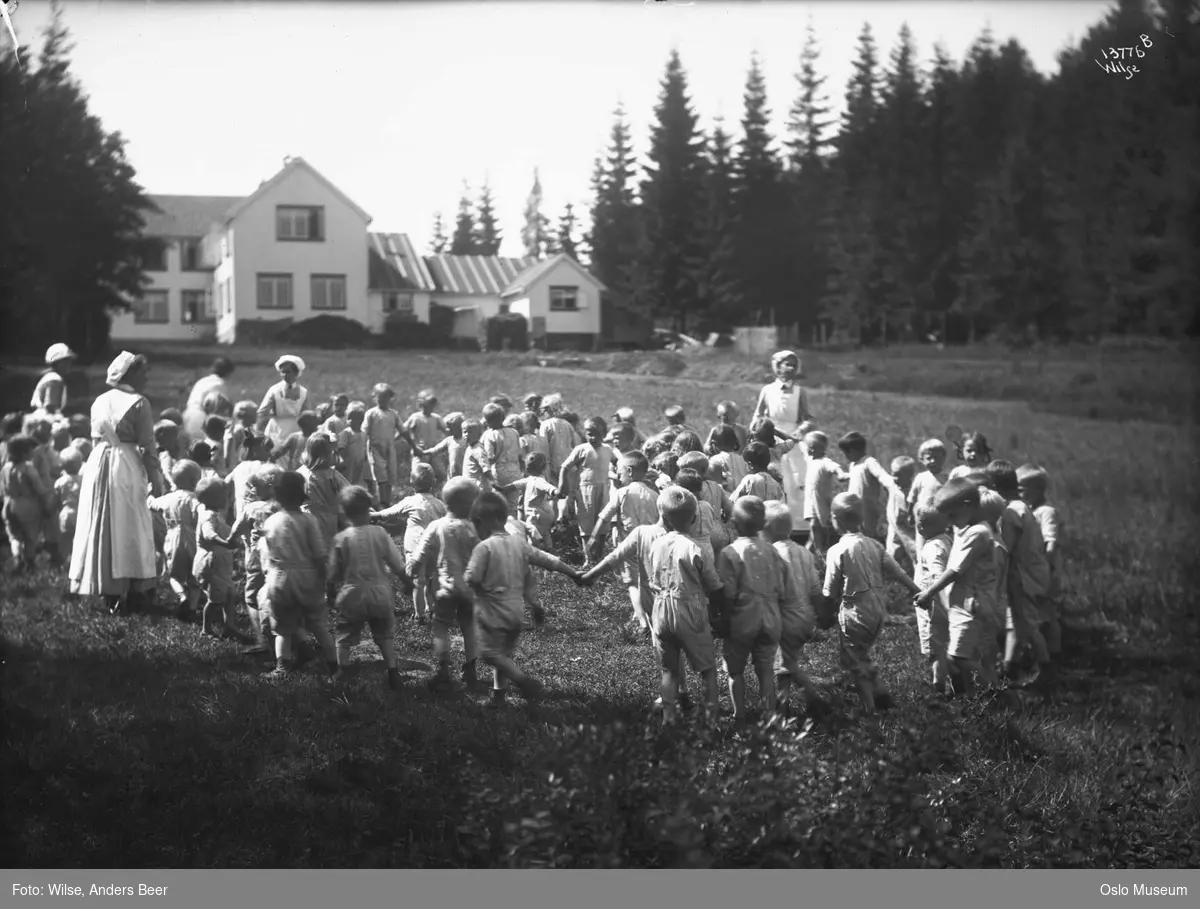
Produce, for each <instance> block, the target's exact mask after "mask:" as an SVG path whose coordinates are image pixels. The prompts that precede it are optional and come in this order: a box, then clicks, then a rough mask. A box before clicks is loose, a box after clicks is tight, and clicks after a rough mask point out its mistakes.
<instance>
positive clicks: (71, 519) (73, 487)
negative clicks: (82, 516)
mask: <svg viewBox="0 0 1200 909" xmlns="http://www.w3.org/2000/svg"><path fill="white" fill-rule="evenodd" d="M60 460H61V462H62V471H63V473H62V476H61V477H59V478H58V479H57V480H55V481H54V492H55V493H56V494H57V497H58V537H59V539H60V540H63V541H64V542H68V541H72V540H74V539H75V521H76V519H77V518H78V516H79V490H80V489H81V488H82V486H83V483H82V481H81V480H80V479H79V471H80V470H82V469H83V455H82V454H81V453H80V452H79V449H77V448H74V447H71V448H67V449H66V450H65V451H64V452H63V453H62V457H61V459H60Z"/></svg>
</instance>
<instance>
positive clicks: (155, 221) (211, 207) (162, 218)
mask: <svg viewBox="0 0 1200 909" xmlns="http://www.w3.org/2000/svg"><path fill="white" fill-rule="evenodd" d="M150 200H151V201H152V202H153V203H154V204H155V205H157V206H158V207H159V208H160V209H161V211H154V210H152V209H148V208H147V209H144V210H143V211H144V214H143V215H142V219H143V220H144V221H145V222H146V227H145V230H144V231H143V233H144V234H145V235H146V236H149V237H203V236H205V235H206V234H207V233H208V231H209V229H210V228H211V227H212V226H213V225H214V224H220V223H221V222H222V221H224V220H225V216H226V215H227V214H228V212H229V210H230V209H231V208H233V206H235V205H237V204H238V203H239V202H241V201H242V197H241V196H151V197H150Z"/></svg>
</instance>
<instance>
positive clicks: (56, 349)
mask: <svg viewBox="0 0 1200 909" xmlns="http://www.w3.org/2000/svg"><path fill="white" fill-rule="evenodd" d="M74 356H75V351H73V350H71V348H69V347H67V345H66V344H51V345H50V346H49V347H48V348H46V365H47V366H49V365H51V364H53V363H57V362H59V361H60V360H70V359H72V358H73V357H74Z"/></svg>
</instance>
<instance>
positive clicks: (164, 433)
mask: <svg viewBox="0 0 1200 909" xmlns="http://www.w3.org/2000/svg"><path fill="white" fill-rule="evenodd" d="M154 444H155V445H156V446H157V448H158V464H159V467H161V468H162V475H163V484H164V485H166V486H168V492H169V491H170V489H169V486H170V483H171V480H170V476H171V471H172V470H173V469H174V467H175V462H176V461H177V460H178V459H179V424H178V423H174V422H172V421H171V420H159V421H158V422H157V423H155V424H154Z"/></svg>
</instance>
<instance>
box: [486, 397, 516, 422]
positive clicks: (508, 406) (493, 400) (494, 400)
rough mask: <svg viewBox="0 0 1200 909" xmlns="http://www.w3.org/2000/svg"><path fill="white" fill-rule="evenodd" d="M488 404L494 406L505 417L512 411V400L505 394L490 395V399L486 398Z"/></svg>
mask: <svg viewBox="0 0 1200 909" xmlns="http://www.w3.org/2000/svg"><path fill="white" fill-rule="evenodd" d="M488 404H495V405H496V406H497V407H499V408H500V409H501V410H502V411H504V416H506V417H507V416H508V415H509V414H510V413H512V409H513V402H512V398H510V397H509V396H508V395H506V394H498V395H492V396H491V397H490V398H488Z"/></svg>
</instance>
